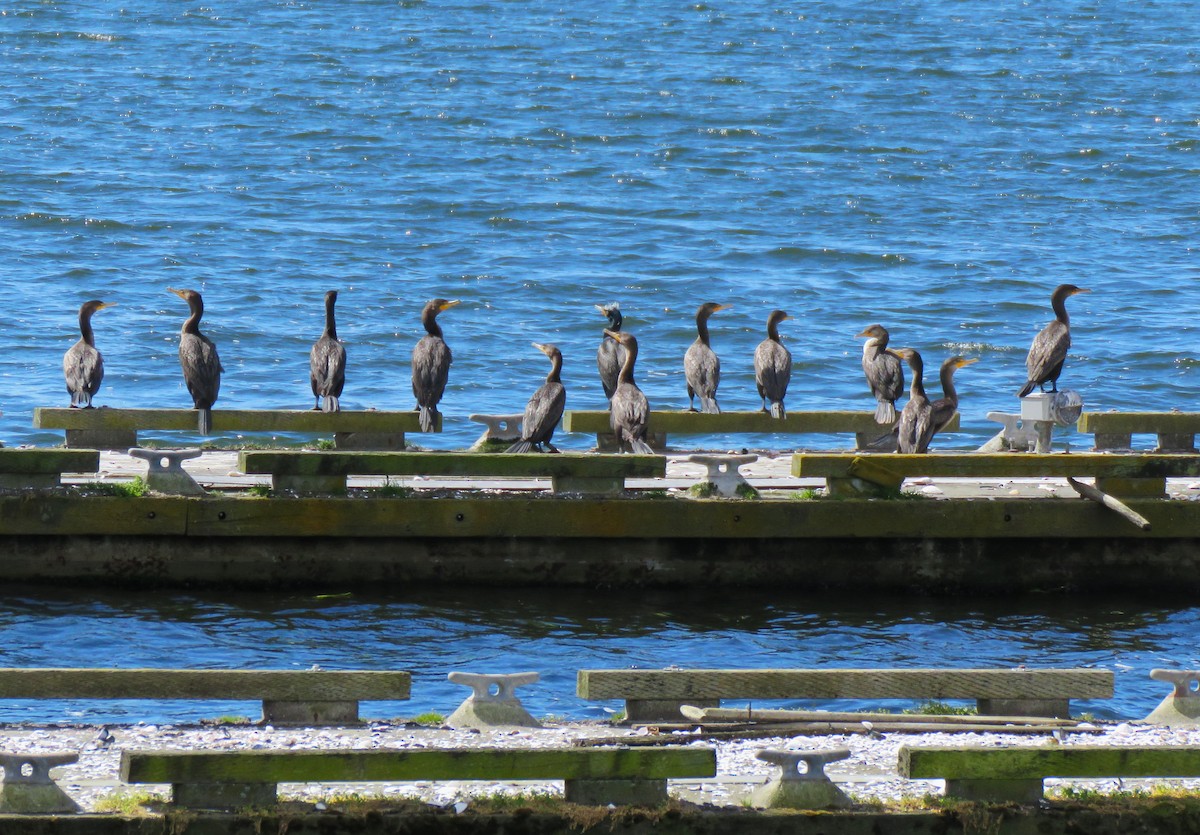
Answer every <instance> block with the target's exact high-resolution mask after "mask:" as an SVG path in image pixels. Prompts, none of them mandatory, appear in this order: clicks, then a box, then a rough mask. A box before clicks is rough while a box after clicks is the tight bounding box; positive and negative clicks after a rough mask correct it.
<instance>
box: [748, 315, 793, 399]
mask: <svg viewBox="0 0 1200 835" xmlns="http://www.w3.org/2000/svg"><path fill="white" fill-rule="evenodd" d="M791 318H792V317H791V316H788V315H787V314H786V313H784V312H783V311H782V310H772V311H771V315H770V316H768V317H767V338H766V339H764V340H763V341H762V342H760V343H758V347H757V348H755V349H754V382H755V384H756V385H757V386H758V396H759V397H761V398H762V402H763V406H762V410H763V411H764V412H765V411H767V403H768V402H770V404H771V417H773V418H779V419H782V418H784V417H787V413H786V411H784V408H783V398H784V397H785V396H786V395H787V389H788V383H789V382H790V381H791V379H792V354H791V352H790V351H789V350H788V349H787V348H785V347H784V345H783V343H782V342H780V341H779V323H780V322H784V321H786V320H788V319H791Z"/></svg>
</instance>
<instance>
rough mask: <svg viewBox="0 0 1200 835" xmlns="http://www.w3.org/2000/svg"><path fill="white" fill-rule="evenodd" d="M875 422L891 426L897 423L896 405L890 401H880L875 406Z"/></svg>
mask: <svg viewBox="0 0 1200 835" xmlns="http://www.w3.org/2000/svg"><path fill="white" fill-rule="evenodd" d="M875 422H876V423H882V424H889V423H895V422H896V404H895V403H892V402H891V401H890V400H880V401H878V403H877V404H876V405H875Z"/></svg>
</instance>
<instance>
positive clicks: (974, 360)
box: [957, 357, 979, 368]
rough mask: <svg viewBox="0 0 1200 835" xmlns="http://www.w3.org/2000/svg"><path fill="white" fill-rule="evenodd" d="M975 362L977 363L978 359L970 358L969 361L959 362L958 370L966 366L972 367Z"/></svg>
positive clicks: (962, 360)
mask: <svg viewBox="0 0 1200 835" xmlns="http://www.w3.org/2000/svg"><path fill="white" fill-rule="evenodd" d="M977 362H979V357H972V358H971V359H969V360H968V359H961V360H959V361H958V363H957V365H958V367H959V368H963V367H964V366H967V365H974V364H975V363H977Z"/></svg>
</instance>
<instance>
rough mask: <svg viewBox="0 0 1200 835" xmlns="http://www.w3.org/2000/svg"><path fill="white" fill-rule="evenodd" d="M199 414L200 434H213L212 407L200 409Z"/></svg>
mask: <svg viewBox="0 0 1200 835" xmlns="http://www.w3.org/2000/svg"><path fill="white" fill-rule="evenodd" d="M198 414H199V416H200V419H199V420H198V421H197V425H198V427H199V429H200V434H201V435H209V434H211V433H212V410H211V409H200V410H199V412H198Z"/></svg>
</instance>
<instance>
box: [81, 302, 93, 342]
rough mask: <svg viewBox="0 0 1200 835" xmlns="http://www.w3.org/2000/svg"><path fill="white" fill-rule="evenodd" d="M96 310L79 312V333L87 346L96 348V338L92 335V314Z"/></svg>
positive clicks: (88, 309) (87, 309)
mask: <svg viewBox="0 0 1200 835" xmlns="http://www.w3.org/2000/svg"><path fill="white" fill-rule="evenodd" d="M94 312H95V311H94V310H91V309H90V308H84V309H83V310H80V311H79V333H80V335H81V336H82V337H83V341H84V343H85V344H87V345H91V346H92V347H93V348H95V347H96V338H95V335H94V334H93V333H92V314H93V313H94Z"/></svg>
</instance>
